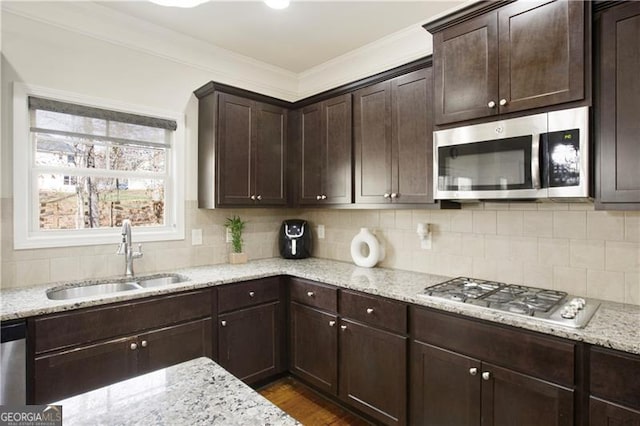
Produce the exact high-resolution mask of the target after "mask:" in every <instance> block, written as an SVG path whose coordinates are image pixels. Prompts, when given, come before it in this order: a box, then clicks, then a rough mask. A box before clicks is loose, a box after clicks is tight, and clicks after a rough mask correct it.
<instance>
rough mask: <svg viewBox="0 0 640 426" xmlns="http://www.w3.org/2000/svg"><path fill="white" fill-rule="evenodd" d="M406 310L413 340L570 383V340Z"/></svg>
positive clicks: (447, 315) (571, 381)
mask: <svg viewBox="0 0 640 426" xmlns="http://www.w3.org/2000/svg"><path fill="white" fill-rule="evenodd" d="M409 312H410V314H409V315H410V324H411V326H410V328H411V329H410V334H411V337H412V338H413V339H415V340H419V341H422V342H425V343H429V344H432V345H435V346H439V347H442V348H445V349H449V350H452V351H455V352H459V353H461V354H464V355H467V356H471V357H474V358H477V359H481V360H482V361H486V362H490V363H492V364H496V365H499V366H502V367H506V368H510V369H514V370H517V371H520V372H522V373H525V374H530V375H532V376H536V377H538V378H542V379H546V380H549V381H552V382H556V383H560V384H564V385H568V386H572V385H573V384H574V359H575V349H576V348H575V346H576V345H575V343H573V342H569V341H566V340H563V339H560V338H555V337H548V336H542V335H539V334H537V333H533V332H529V331H526V330H517V329H510V328H506V327H502V326H495V325H490V324H486V323H483V322H480V321H478V320H471V319H465V318H461V317H459V316H456V315H451V314H442V313H438V312H434V311H432V310H429V309H423V308H415V307H412V308H411V309H410V311H409Z"/></svg>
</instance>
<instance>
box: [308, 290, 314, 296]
mask: <svg viewBox="0 0 640 426" xmlns="http://www.w3.org/2000/svg"><path fill="white" fill-rule="evenodd" d="M314 295H315V293H314V292H312V291H308V292H307V296H309V297H313V296H314Z"/></svg>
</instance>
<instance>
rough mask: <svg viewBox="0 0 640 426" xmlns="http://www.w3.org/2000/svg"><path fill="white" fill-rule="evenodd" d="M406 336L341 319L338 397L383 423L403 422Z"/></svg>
mask: <svg viewBox="0 0 640 426" xmlns="http://www.w3.org/2000/svg"><path fill="white" fill-rule="evenodd" d="M406 356H407V339H406V338H405V337H402V336H398V335H396V334H392V333H388V332H386V331H381V330H378V329H375V328H372V327H369V326H365V325H362V324H358V323H355V322H352V321H349V320H342V321H341V322H340V385H339V389H340V398H341V399H342V400H344V401H345V402H346V403H348V404H350V405H352V406H354V407H356V408H357V409H359V410H361V411H362V412H364V413H367V414H369V415H370V416H372V417H373V418H375V419H377V420H378V421H380V422H382V423H383V424H386V425H404V424H406V421H407V420H406V411H407V407H406V405H407V371H406V367H407V358H406Z"/></svg>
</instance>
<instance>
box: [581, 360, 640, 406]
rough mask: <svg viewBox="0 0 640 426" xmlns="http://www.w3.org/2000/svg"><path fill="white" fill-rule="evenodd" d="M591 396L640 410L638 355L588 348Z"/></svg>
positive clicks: (639, 365) (639, 364)
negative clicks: (589, 351) (589, 354)
mask: <svg viewBox="0 0 640 426" xmlns="http://www.w3.org/2000/svg"><path fill="white" fill-rule="evenodd" d="M589 364H590V365H589V367H590V368H589V370H590V373H591V379H590V382H591V385H590V386H591V394H592V395H594V396H597V397H600V398H603V399H608V400H611V401H614V402H618V403H621V404H624V405H626V406H628V407H629V408H633V409H636V410H640V356H637V355H632V354H627V353H624V352H616V351H612V350H607V349H601V348H596V347H592V348H591V356H590V360H589Z"/></svg>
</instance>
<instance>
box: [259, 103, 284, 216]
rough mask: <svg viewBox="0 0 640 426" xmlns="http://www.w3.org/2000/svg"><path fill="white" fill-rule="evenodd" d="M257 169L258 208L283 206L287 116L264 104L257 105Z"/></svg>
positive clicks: (274, 107) (280, 109) (281, 110)
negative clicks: (261, 206)
mask: <svg viewBox="0 0 640 426" xmlns="http://www.w3.org/2000/svg"><path fill="white" fill-rule="evenodd" d="M254 120H255V142H254V155H253V167H254V170H255V176H254V180H253V184H254V188H255V189H254V191H253V194H252V195H255V196H256V198H257V203H256V204H257V205H283V204H286V203H287V199H286V193H285V170H286V168H285V162H286V151H285V147H286V133H287V132H286V129H287V112H286V110H285V109H284V108H280V107H276V106H273V105H269V104H264V103H261V102H256V104H255V118H254Z"/></svg>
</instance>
